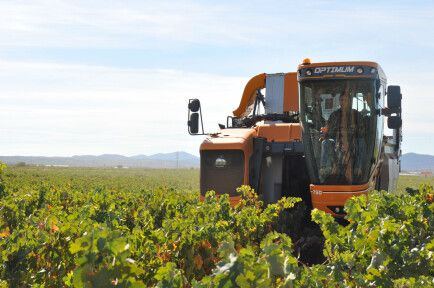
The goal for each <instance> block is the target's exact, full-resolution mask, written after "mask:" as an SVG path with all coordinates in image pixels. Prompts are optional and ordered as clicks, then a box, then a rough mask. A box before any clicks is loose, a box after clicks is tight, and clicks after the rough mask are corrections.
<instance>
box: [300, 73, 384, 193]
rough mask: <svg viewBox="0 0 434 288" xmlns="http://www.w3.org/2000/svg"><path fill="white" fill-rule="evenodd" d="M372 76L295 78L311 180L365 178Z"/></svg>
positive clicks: (371, 142)
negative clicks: (297, 79)
mask: <svg viewBox="0 0 434 288" xmlns="http://www.w3.org/2000/svg"><path fill="white" fill-rule="evenodd" d="M374 95H375V80H372V79H367V80H364V79H358V80H336V79H333V80H312V81H304V82H301V83H300V116H301V121H302V124H303V141H304V145H305V153H306V157H307V160H308V161H307V163H308V166H309V174H310V177H311V180H312V182H313V184H337V185H351V184H364V183H367V182H368V180H369V175H370V170H371V166H372V163H374V162H375V161H372V159H373V150H374V147H375V143H376V139H375V138H376V121H377V113H376V109H375V99H376V98H375V97H374Z"/></svg>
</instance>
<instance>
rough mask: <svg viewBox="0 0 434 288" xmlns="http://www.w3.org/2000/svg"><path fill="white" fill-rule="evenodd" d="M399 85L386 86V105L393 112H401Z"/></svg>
mask: <svg viewBox="0 0 434 288" xmlns="http://www.w3.org/2000/svg"><path fill="white" fill-rule="evenodd" d="M401 99H402V94H401V87H400V86H392V85H390V86H388V87H387V107H388V108H389V109H391V110H392V111H393V112H395V113H399V112H401Z"/></svg>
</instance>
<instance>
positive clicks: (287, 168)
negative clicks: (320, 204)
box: [282, 150, 312, 208]
mask: <svg viewBox="0 0 434 288" xmlns="http://www.w3.org/2000/svg"><path fill="white" fill-rule="evenodd" d="M282 182H283V183H282V184H283V187H282V188H283V191H282V195H283V196H286V197H288V196H289V197H300V198H301V199H303V202H304V203H305V204H306V206H307V207H310V208H312V207H311V206H312V200H311V196H310V190H309V184H310V180H309V175H308V171H307V167H306V161H305V157H304V156H303V154H300V153H293V152H290V151H288V150H286V151H285V155H284V161H283V177H282Z"/></svg>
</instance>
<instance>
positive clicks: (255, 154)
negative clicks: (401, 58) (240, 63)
mask: <svg viewBox="0 0 434 288" xmlns="http://www.w3.org/2000/svg"><path fill="white" fill-rule="evenodd" d="M359 68H361V69H362V70H360V69H359ZM360 71H362V72H360ZM359 72H360V73H359ZM357 73H358V74H357ZM272 75H276V74H265V73H262V74H258V75H256V76H254V77H253V78H252V79H250V80H249V81H248V83H247V85H246V87H245V89H244V91H243V94H242V97H241V101H240V103H239V106H238V107H237V108H236V109H235V110H234V111H233V115H234V116H233V117H232V118H234V119H235V120H237V121H241V122H236V121H235V122H234V123H238V124H237V125H239V127H237V128H225V129H222V130H221V131H220V132H219V133H215V134H211V135H209V136H208V137H207V138H206V139H205V140H204V141H203V143H202V144H201V146H200V153H201V199H203V197H204V195H205V192H206V191H208V190H207V189H210V187H211V188H212V187H214V186H215V187H217V188H216V189H215V190H216V192H217V194H222V193H228V194H229V196H230V199H231V204H232V205H236V203H238V201H239V199H240V196H239V195H237V194H236V193H233V190H235V189H236V185H235V184H234V185H232V186H231V185H226V184H227V183H225V182H230V181H232V180H231V179H232V178H231V177H232V175H233V174H236V173H239V174H238V175H239V177H242V179H239V181H238V182H236V181H235V182H236V183H238V184H244V185H251V186H253V187H254V188H255V189H256V190H257V192H259V193H260V194H266V193H270V194H273V193H274V194H275V195H272V196H270V197H268V198H267V199H268V200H267V201H266V202H274V201H276V199H278V198H279V197H283V196H298V197H302V198H303V200H306V201H307V202H308V203H307V204H308V206H309V205H310V206H311V208H317V209H320V210H323V211H325V212H328V213H330V214H332V215H333V216H337V217H342V216H344V215H345V212H344V210H343V207H344V205H345V202H346V201H347V200H348V199H349V198H351V197H353V196H359V195H366V194H368V193H369V191H371V190H373V189H376V185H377V183H378V177H379V176H378V175H379V169H380V166H381V159H380V158H379V157H377V158H375V159H376V160H375V161H376V163H374V164H373V165H372V166H371V167H372V168H371V171H370V176H369V180H368V181H366V183H358V184H356V185H336V184H318V183H317V184H315V182H312V181H311V180H310V179H309V176H308V175H307V174H308V173H307V170H308V168H306V167H307V166H309V163H307V164H306V162H307V161H309V159H307V158H308V157H307V156H305V154H304V150H303V149H301V148H300V147H303V145H304V144H305V143H304V139H303V137H304V133H306V131H305V130H304V128H303V121H301V120H297V121H292V120H291V121H290V120H288V119H292V118H290V117H291V115H297V116H298V114H299V113H300V115H302V112H300V109H301V103H300V101H302V100H301V99H300V97H301V95H300V93H301V92H300V91H301V90H300V89H301V86H300V85H301V82H302V81H305V80H306V79H307V80H309V81H311V80H319V81H320V80H322V79H324V80H330V79H331V80H334V79H374V78H375V79H377V80H376V81H378V83H380V84H381V85H385V84H386V76H385V74H384V72H383V70H382V69H381V67H380V65H378V64H377V63H375V62H366V61H356V62H354V61H353V62H325V63H310V61H305V62H304V63H303V64H301V65H300V66H299V67H298V70H297V72H289V73H282V74H279V75H278V77H276V79H277V80H276V79H274V80H273V81H274V82H271V81H270V83H273V85H277V86H273V87H274V88H273V89H276V88H275V87H278V88H277V90H278V92H276V93H277V94H279V93H280V94H279V95H280V96H279V95H278V96H279V97H281V98H283V100H280V99H279V101H281V102H278V103H281V104H280V105H281V106H282V107H281V109H280V112H279V113H280V114H279V115H278V117H277V116H275V115H274V114H276V113H274V112H272V113H271V114H270V115H268V116H267V117H268V118H267V117H262V118H259V117H258V119H259V120H258V121H253V120H254V119H256V118H254V117H256V116H255V111H256V110H255V109H256V106H257V105H258V103H260V101H259V100H261V99H259V98H260V97H261V96H263V95H261V93H260V91H261V89H266V90H268V88H267V87H266V86H267V83H269V82H268V81H269V80H270V79H269V78H271V77H272ZM279 77H280V78H279ZM275 83H277V84H275ZM279 85H280V86H279ZM279 89H280V90H279ZM266 92H267V91H266ZM273 93H274V92H273ZM267 97H268V95H265V103H266V104H268V103H269V102H267V101H268V98H267ZM262 100H264V99H262ZM273 101H274V100H273ZM378 101H384V99H379V100H378ZM264 107H267V106H266V105H265V104H264ZM267 108H268V109H269V107H267ZM265 109H266V108H265ZM252 111H253V112H252ZM252 113H253V114H252ZM252 115H253V116H252ZM273 117H274V118H273ZM246 119H247V120H250V122H242V121H244V120H246ZM252 121H253V122H252ZM239 123H250V124H239ZM252 123H253V124H252ZM381 123H382V122H381ZM380 126H381V125H378V127H380ZM378 129H380V128H378ZM381 129H382V128H381ZM380 132H381V133H379V132H378V133H377V134H378V135H380V134H381V137H382V130H381V131H380ZM377 138H378V137H377ZM376 141H377V142H378V141H382V139H380V140H378V139H377V140H376ZM377 142H376V143H375V145H376V148H375V149H376V150H375V151H377V153H380V152H379V150H380V149H382V148H381V142H378V143H377ZM300 149H301V150H300ZM240 161H242V163H241V162H240ZM231 165H232V166H233V167H235V166H236V167H237V168H236V169H235V168H231V167H232V166H231ZM306 165H307V166H306ZM204 167H211V168H209V169H211V170H212V171H215V173H216V174H215V175H221V176H219V177H220V178H219V179H217V180H216V179H213V177H214V176H213V175H214V174H212V173H211V174H210V173H208V172H207V171H206V170H205V169H206V168H204ZM225 169H226V170H227V174H224V173H226V172H225ZM230 169H233V170H230ZM237 169H238V170H237ZM241 170H242V171H243V172H242V173H240V172H239V171H241ZM231 171H233V173H232V172H231ZM237 171H238V172H237ZM267 171H268V172H267ZM279 171H280V172H279ZM309 171H310V170H309ZM219 173H220V174H219ZM278 174H281V175H278ZM270 178H272V179H271V180H270ZM210 181H211V182H212V181H214V182H212V184H209V183H208V182H210ZM235 182H234V183H235ZM264 183H265V184H264ZM238 184H237V185H238ZM213 185H214V186H213ZM219 185H220V186H219ZM218 187H220V188H218ZM279 189H280V190H279ZM219 190H220V191H219ZM294 190H299V191H298V192H296V191H294ZM279 191H281V193H279ZM297 193H298V194H297Z"/></svg>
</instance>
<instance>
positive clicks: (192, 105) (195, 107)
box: [188, 99, 200, 112]
mask: <svg viewBox="0 0 434 288" xmlns="http://www.w3.org/2000/svg"><path fill="white" fill-rule="evenodd" d="M188 109H189V110H190V111H191V112H197V111H199V109H200V101H199V99H191V100H190V102H189V103H188Z"/></svg>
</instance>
